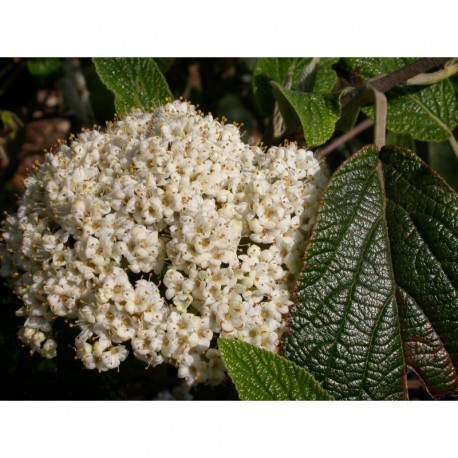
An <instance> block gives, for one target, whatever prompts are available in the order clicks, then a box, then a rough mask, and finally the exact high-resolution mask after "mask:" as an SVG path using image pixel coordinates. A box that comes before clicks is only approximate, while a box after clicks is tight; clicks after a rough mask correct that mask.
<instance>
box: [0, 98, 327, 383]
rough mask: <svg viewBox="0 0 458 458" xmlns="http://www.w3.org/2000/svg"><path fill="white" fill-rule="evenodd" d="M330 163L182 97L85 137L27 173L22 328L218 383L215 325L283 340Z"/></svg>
mask: <svg viewBox="0 0 458 458" xmlns="http://www.w3.org/2000/svg"><path fill="white" fill-rule="evenodd" d="M327 176H328V174H327V169H326V167H325V166H324V164H323V163H322V162H321V163H320V161H319V160H318V159H317V158H316V157H315V155H314V154H313V153H312V152H311V151H306V150H305V149H302V148H299V147H298V146H297V145H296V144H294V143H291V144H286V145H285V146H281V147H271V148H269V149H267V150H264V149H262V148H261V147H259V146H249V145H247V144H245V143H244V142H242V141H241V139H240V130H239V128H238V127H237V126H236V125H233V124H223V123H221V122H219V121H217V120H215V119H214V118H213V117H212V116H211V115H206V116H205V115H204V114H203V113H201V112H200V111H198V110H196V108H195V107H194V106H193V105H191V104H189V103H187V102H181V101H175V102H173V103H168V104H166V105H164V106H161V107H159V108H157V109H155V110H154V111H152V112H151V113H145V112H142V111H135V112H133V113H132V114H130V115H128V116H126V117H125V118H124V119H123V120H121V121H116V122H114V123H112V124H109V125H108V126H107V128H106V130H92V131H86V132H83V133H81V134H79V135H78V136H77V137H76V138H74V139H73V140H71V141H70V143H69V144H68V145H67V144H61V145H60V146H59V147H58V148H57V149H56V150H55V151H53V152H52V153H48V154H47V155H46V158H45V160H44V162H43V163H42V164H41V165H40V166H39V167H38V168H37V169H36V170H35V171H34V172H33V173H32V174H31V175H30V176H29V177H28V178H27V179H26V181H25V192H24V194H23V197H22V200H21V202H20V206H19V210H18V212H17V214H15V215H12V216H9V217H8V218H7V219H6V221H5V223H4V225H3V243H2V244H1V245H0V253H1V256H2V258H1V259H2V270H1V274H2V275H3V276H5V277H8V276H9V277H12V278H13V283H14V290H15V292H16V294H17V295H18V296H19V297H20V298H21V299H22V301H23V302H24V305H23V306H22V307H21V309H19V310H18V312H17V314H18V315H20V316H23V317H24V320H25V321H24V326H23V327H22V328H21V330H20V332H19V336H20V338H21V340H22V341H23V342H24V343H26V344H27V345H29V346H30V347H31V349H32V352H35V351H36V352H38V353H39V354H40V355H42V356H44V357H46V358H53V357H54V356H55V355H56V342H55V340H54V338H53V329H52V327H53V326H52V325H53V321H54V319H55V318H56V317H62V318H66V319H67V321H66V322H67V323H68V324H69V325H71V326H73V325H75V326H78V327H79V328H80V330H81V333H80V334H79V335H78V337H77V338H76V340H75V347H76V355H77V357H78V358H79V359H81V360H82V362H83V363H84V365H85V366H86V367H87V368H89V369H98V370H99V371H106V370H108V369H113V368H116V367H118V366H119V364H120V363H121V362H122V361H123V360H125V359H126V357H127V355H128V353H129V351H128V349H127V346H126V344H127V343H128V344H130V346H131V348H132V352H133V354H134V355H135V356H136V357H137V358H140V359H142V360H144V361H145V362H146V363H148V364H149V365H152V366H156V365H158V364H161V363H162V362H166V363H170V364H174V365H176V366H177V367H178V375H179V376H180V377H182V378H185V380H186V382H187V383H188V384H192V383H194V381H199V382H208V383H210V384H217V383H219V382H221V381H222V380H223V378H224V370H225V369H224V365H223V364H222V361H221V356H220V353H219V351H218V350H217V349H216V348H215V346H216V337H217V336H220V337H224V338H230V339H239V340H242V341H244V342H248V343H251V344H253V345H256V346H257V347H260V348H264V349H266V350H269V351H272V352H276V351H277V350H278V346H279V342H280V338H281V335H282V333H283V330H284V327H285V320H286V317H287V315H288V312H289V307H290V306H291V304H292V302H291V298H290V295H289V289H290V288H291V287H292V286H293V284H294V281H295V278H296V275H297V273H298V272H299V270H300V268H301V258H302V254H303V250H304V242H305V240H306V239H307V237H308V235H309V232H310V228H311V227H312V224H313V222H314V219H315V215H316V211H317V207H318V200H319V198H320V196H321V193H322V190H323V189H324V187H325V185H326V182H327Z"/></svg>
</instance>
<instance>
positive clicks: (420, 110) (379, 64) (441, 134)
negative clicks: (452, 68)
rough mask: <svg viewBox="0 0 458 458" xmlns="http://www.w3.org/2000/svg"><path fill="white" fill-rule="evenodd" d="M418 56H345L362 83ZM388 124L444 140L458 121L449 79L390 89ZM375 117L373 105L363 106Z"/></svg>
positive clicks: (400, 130) (402, 131) (401, 131)
mask: <svg viewBox="0 0 458 458" xmlns="http://www.w3.org/2000/svg"><path fill="white" fill-rule="evenodd" d="M415 60H416V59H415V58H353V59H344V60H343V63H344V65H345V66H346V68H347V69H348V70H349V71H350V72H351V73H352V74H353V78H355V79H356V80H358V79H359V82H360V83H363V82H366V81H367V80H369V79H371V78H374V77H378V76H382V75H384V74H386V73H391V72H393V71H395V70H398V69H400V68H402V67H404V66H405V65H407V64H409V63H412V62H414V61H415ZM386 96H387V101H388V115H387V120H386V122H387V128H388V129H389V130H392V131H393V132H397V133H399V134H408V135H410V136H412V137H413V138H415V139H417V140H421V141H426V142H430V141H434V142H442V141H445V140H447V139H448V138H449V137H450V135H451V134H452V130H453V129H454V128H455V127H456V125H457V122H458V104H457V101H456V95H455V92H454V90H453V86H452V85H451V83H450V81H449V80H444V81H441V82H438V83H435V84H431V85H429V86H400V87H396V88H394V89H392V90H391V91H388V92H387V94H386ZM363 111H364V113H365V114H366V115H368V116H369V117H371V118H372V119H374V113H375V111H374V106H373V105H369V106H367V107H364V108H363Z"/></svg>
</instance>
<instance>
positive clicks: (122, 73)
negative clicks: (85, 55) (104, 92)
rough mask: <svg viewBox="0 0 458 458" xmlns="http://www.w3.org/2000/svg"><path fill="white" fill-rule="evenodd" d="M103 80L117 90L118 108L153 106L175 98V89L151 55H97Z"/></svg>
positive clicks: (99, 72)
mask: <svg viewBox="0 0 458 458" xmlns="http://www.w3.org/2000/svg"><path fill="white" fill-rule="evenodd" d="M93 61H94V64H95V67H96V70H97V73H98V74H99V76H100V79H101V80H102V82H103V83H104V84H105V85H106V86H107V87H108V89H110V90H111V91H112V92H113V93H114V94H115V105H116V111H117V112H118V113H119V114H121V115H122V114H125V113H126V112H129V111H130V110H132V109H134V108H142V109H144V110H150V109H151V108H152V107H153V106H157V105H160V104H163V103H165V102H166V101H167V100H170V99H172V93H171V92H170V89H169V87H168V85H167V82H166V80H165V78H164V76H163V75H162V73H161V71H160V70H159V67H158V66H157V64H156V62H154V60H153V59H151V58H95V59H93Z"/></svg>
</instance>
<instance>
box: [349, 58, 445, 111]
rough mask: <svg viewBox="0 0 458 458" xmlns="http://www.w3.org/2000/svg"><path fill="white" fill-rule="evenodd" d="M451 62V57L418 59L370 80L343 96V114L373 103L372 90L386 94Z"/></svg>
mask: <svg viewBox="0 0 458 458" xmlns="http://www.w3.org/2000/svg"><path fill="white" fill-rule="evenodd" d="M449 60H450V58H449V57H437V58H436V57H425V58H423V59H418V60H416V61H415V62H412V63H411V64H408V65H406V66H405V67H402V68H400V69H399V70H396V71H394V72H392V73H388V74H387V75H384V76H381V77H378V78H376V79H373V80H369V81H368V82H367V83H366V84H363V85H362V86H358V87H355V88H354V89H353V90H351V91H349V92H347V93H346V94H345V95H343V96H342V99H341V101H340V103H341V107H342V112H343V111H344V110H345V111H350V110H351V109H354V108H356V107H357V106H359V105H363V104H365V103H368V102H370V101H372V100H373V96H374V93H373V91H372V88H373V89H376V90H377V91H379V92H381V93H382V94H384V93H385V92H388V91H389V90H390V89H392V88H393V87H395V86H398V85H400V84H404V83H405V82H406V81H407V80H408V79H410V78H412V77H414V76H416V75H418V74H420V73H424V72H426V71H428V70H430V69H431V68H434V67H440V66H441V65H444V64H445V63H446V62H447V61H449Z"/></svg>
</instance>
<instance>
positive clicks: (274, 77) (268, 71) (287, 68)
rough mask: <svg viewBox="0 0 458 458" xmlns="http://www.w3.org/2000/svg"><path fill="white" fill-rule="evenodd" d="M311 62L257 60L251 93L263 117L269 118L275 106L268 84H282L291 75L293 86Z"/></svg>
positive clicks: (285, 59) (273, 59)
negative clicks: (274, 82)
mask: <svg viewBox="0 0 458 458" xmlns="http://www.w3.org/2000/svg"><path fill="white" fill-rule="evenodd" d="M311 60H312V59H311V58H290V57H281V58H270V57H269V58H267V57H266V58H261V59H259V60H258V62H257V65H256V68H255V70H254V74H253V93H254V98H255V101H256V103H257V105H258V107H259V109H260V111H261V113H262V114H263V115H264V116H270V115H271V114H272V112H273V110H274V105H275V98H274V96H273V94H272V87H271V86H270V82H271V81H276V82H277V83H280V84H283V83H284V82H285V79H286V78H287V77H288V75H291V84H294V83H295V82H296V81H297V80H298V79H299V78H300V75H301V73H302V71H303V70H304V68H305V67H306V66H307V65H308V64H309V63H310V62H311Z"/></svg>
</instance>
